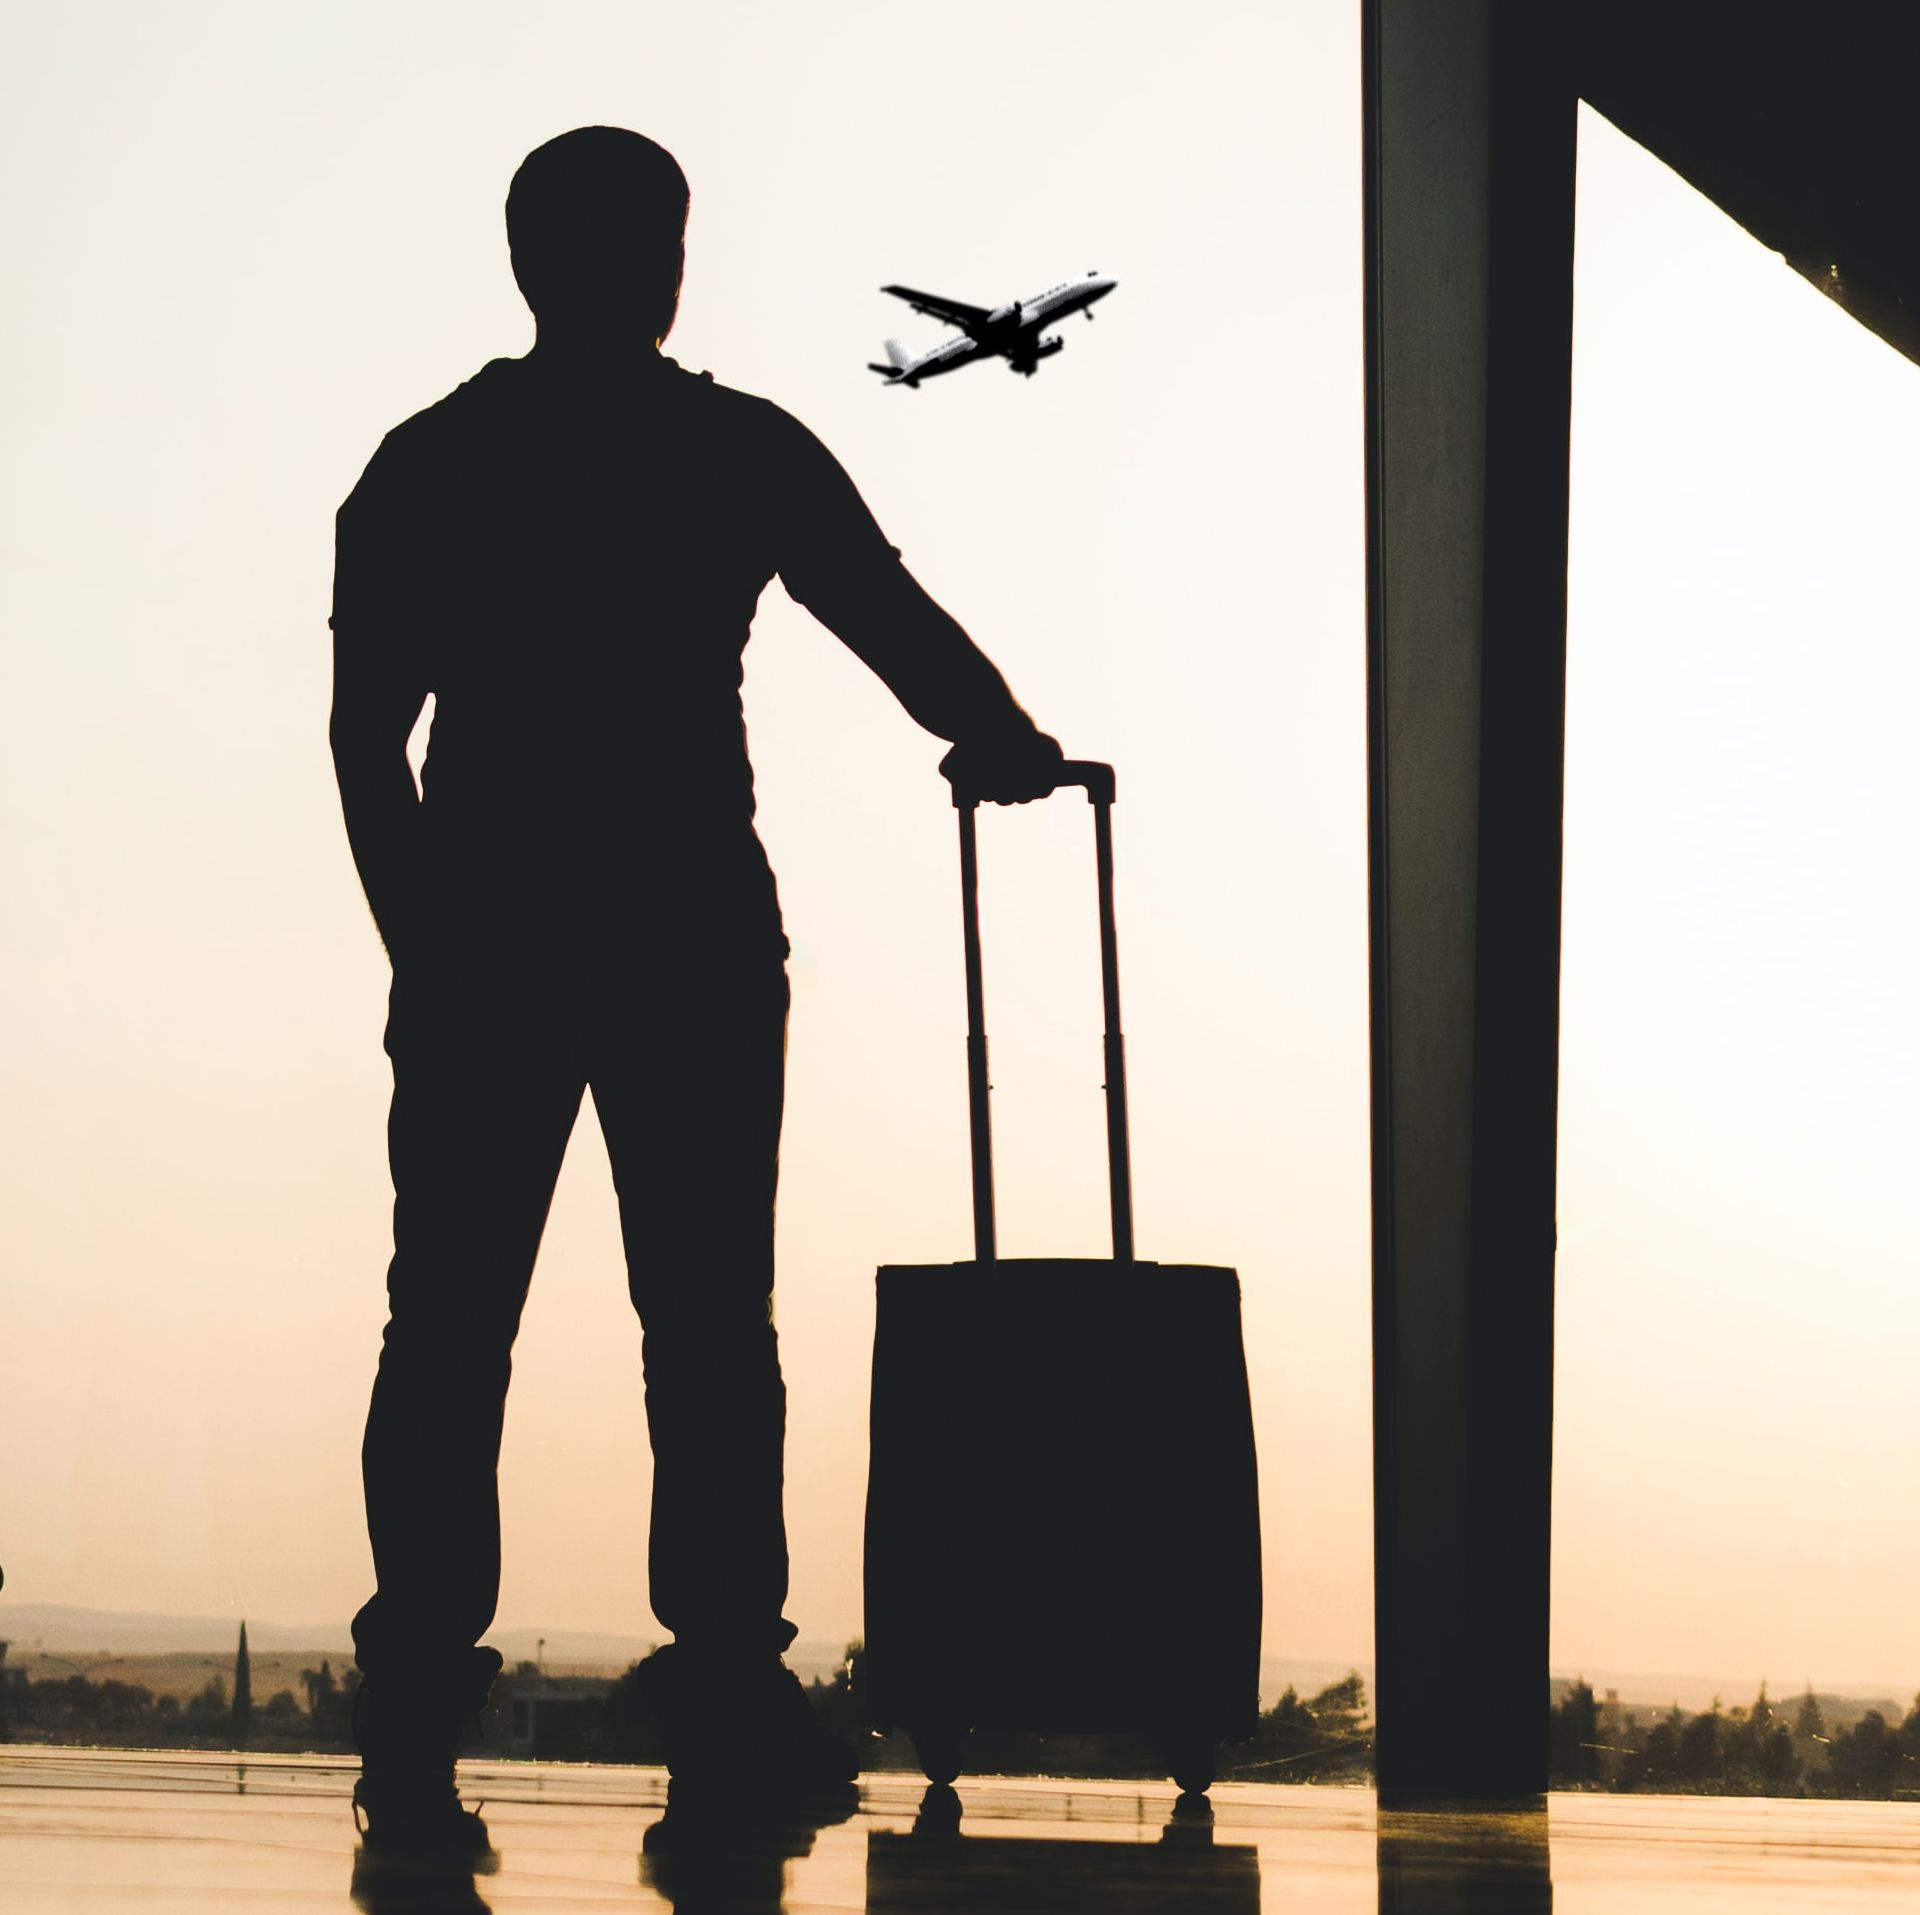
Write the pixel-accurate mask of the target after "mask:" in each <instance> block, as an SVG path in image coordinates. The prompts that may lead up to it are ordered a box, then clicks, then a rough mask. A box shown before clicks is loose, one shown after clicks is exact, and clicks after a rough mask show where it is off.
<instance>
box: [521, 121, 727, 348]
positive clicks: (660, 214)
mask: <svg viewBox="0 0 1920 1915" xmlns="http://www.w3.org/2000/svg"><path fill="white" fill-rule="evenodd" d="M689 199H690V195H689V192H688V189H687V176H686V175H685V174H684V173H683V172H681V170H680V163H679V161H678V160H676V159H675V158H674V157H673V155H672V154H671V153H669V152H668V151H667V149H666V148H665V147H664V146H661V145H659V144H657V143H656V142H655V141H653V140H650V139H648V138H647V137H646V136H645V135H644V134H641V133H632V132H629V131H628V130H627V129H626V128H625V127H619V126H580V127H575V128H574V130H573V131H572V132H571V133H562V134H560V135H559V137H558V138H556V139H551V140H548V141H547V143H546V144H545V145H544V146H536V147H535V148H534V149H533V151H532V152H531V153H529V154H528V155H527V157H526V158H525V159H524V160H522V161H521V162H520V166H519V170H518V171H517V172H516V173H515V174H514V176H513V183H512V185H511V186H509V187H508V189H507V247H508V250H509V252H510V253H511V255H512V258H513V276H514V279H515V280H516V281H517V282H518V283H519V287H520V290H521V292H522V293H523V294H524V295H525V297H526V301H527V304H528V305H529V306H531V307H532V308H533V311H534V313H535V315H536V316H538V315H539V314H540V312H541V311H542V309H543V308H544V309H546V310H548V311H557V310H560V309H562V308H565V307H569V306H570V307H573V308H575V309H580V308H591V307H594V306H603V307H604V306H605V305H607V304H608V303H610V302H611V301H613V300H622V301H624V300H630V299H631V300H637V302H638V306H639V316H640V317H641V318H642V319H643V320H650V321H651V322H652V328H653V336H654V337H655V338H656V339H664V338H665V337H666V336H667V333H668V331H669V330H670V329H671V327H672V325H673V319H674V313H675V311H676V310H677V309H678V306H679V303H680V274H681V269H682V266H683V264H684V261H685V237H686V230H687V206H688V202H689Z"/></svg>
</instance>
